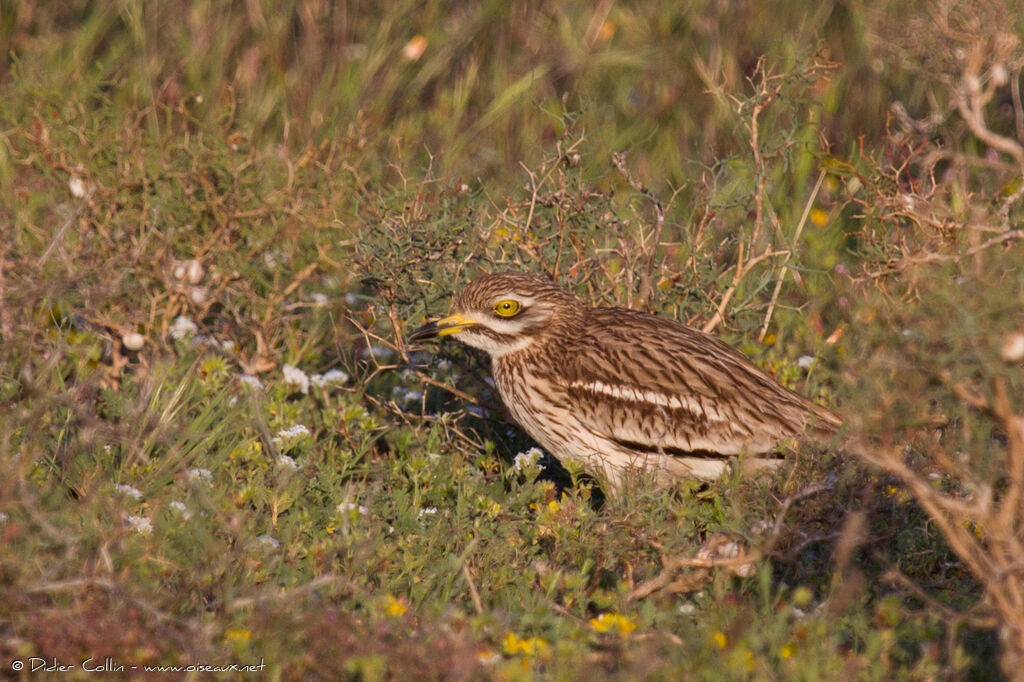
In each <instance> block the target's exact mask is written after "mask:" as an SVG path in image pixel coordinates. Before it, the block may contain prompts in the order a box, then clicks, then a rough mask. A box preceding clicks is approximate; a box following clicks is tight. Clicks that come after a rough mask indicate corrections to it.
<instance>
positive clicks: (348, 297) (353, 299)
mask: <svg viewBox="0 0 1024 682" xmlns="http://www.w3.org/2000/svg"><path fill="white" fill-rule="evenodd" d="M345 303H347V304H348V305H355V304H356V303H359V297H358V296H356V295H355V294H354V293H353V292H351V291H350V292H348V293H347V294H345Z"/></svg>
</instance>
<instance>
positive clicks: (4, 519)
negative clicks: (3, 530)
mask: <svg viewBox="0 0 1024 682" xmlns="http://www.w3.org/2000/svg"><path fill="white" fill-rule="evenodd" d="M8 518H10V517H8V516H7V514H5V513H4V512H0V523H7V519H8Z"/></svg>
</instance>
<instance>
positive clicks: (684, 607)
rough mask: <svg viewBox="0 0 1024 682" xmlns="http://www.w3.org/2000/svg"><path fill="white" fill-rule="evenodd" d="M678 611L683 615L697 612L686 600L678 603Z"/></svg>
mask: <svg viewBox="0 0 1024 682" xmlns="http://www.w3.org/2000/svg"><path fill="white" fill-rule="evenodd" d="M679 613H681V614H683V615H684V616H689V615H692V614H694V613H697V607H696V606H694V605H693V604H691V603H690V602H686V603H685V604H680V605H679Z"/></svg>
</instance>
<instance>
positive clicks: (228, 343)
mask: <svg viewBox="0 0 1024 682" xmlns="http://www.w3.org/2000/svg"><path fill="white" fill-rule="evenodd" d="M220 347H221V349H222V350H223V351H224V352H225V353H230V352H232V351H234V350H235V342H234V341H232V340H231V339H224V340H223V341H221V342H220Z"/></svg>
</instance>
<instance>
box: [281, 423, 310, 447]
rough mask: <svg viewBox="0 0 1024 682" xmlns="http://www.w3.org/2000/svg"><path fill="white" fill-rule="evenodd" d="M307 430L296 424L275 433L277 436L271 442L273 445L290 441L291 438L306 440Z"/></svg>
mask: <svg viewBox="0 0 1024 682" xmlns="http://www.w3.org/2000/svg"><path fill="white" fill-rule="evenodd" d="M308 437H309V429H308V428H307V427H305V426H303V425H302V424H296V425H295V426H292V427H290V428H287V429H281V430H280V431H278V432H277V436H276V437H274V438H273V439H272V440H273V441H274V442H275V443H283V442H284V441H286V440H292V439H293V438H308Z"/></svg>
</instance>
